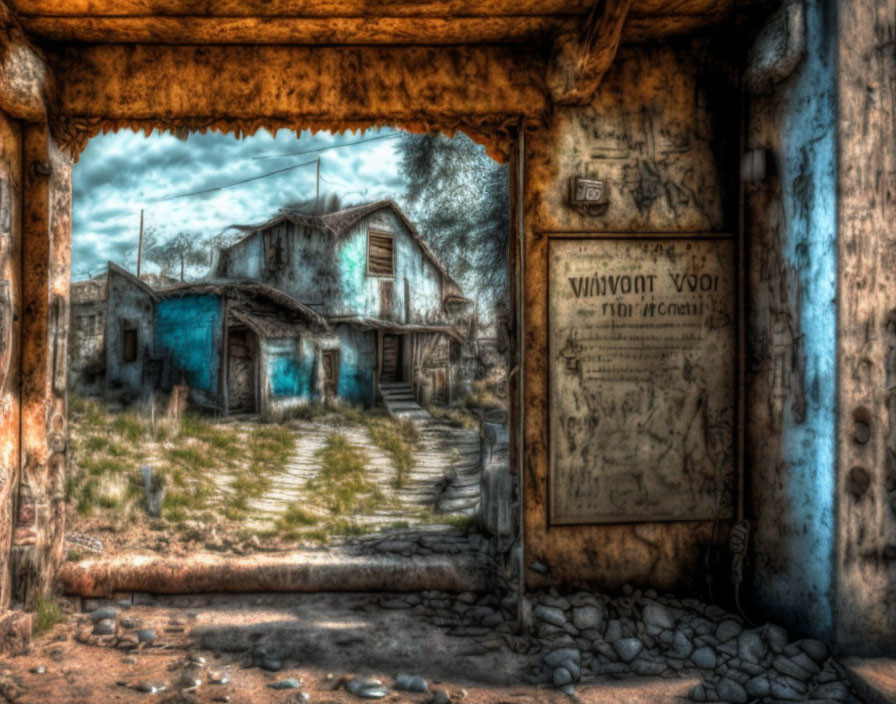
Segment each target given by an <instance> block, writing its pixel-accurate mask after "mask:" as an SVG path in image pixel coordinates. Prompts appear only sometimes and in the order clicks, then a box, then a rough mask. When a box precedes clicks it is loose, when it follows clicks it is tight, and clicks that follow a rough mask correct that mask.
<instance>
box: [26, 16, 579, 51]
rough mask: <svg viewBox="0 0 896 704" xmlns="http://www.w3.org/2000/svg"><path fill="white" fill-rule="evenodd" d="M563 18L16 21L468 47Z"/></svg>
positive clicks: (65, 33) (145, 32)
mask: <svg viewBox="0 0 896 704" xmlns="http://www.w3.org/2000/svg"><path fill="white" fill-rule="evenodd" d="M575 23H576V20H575V18H570V17H497V18H488V17H485V18H476V17H473V18H470V17H463V18H457V19H447V18H438V17H337V18H330V19H324V18H318V17H310V18H295V17H286V18H276V19H272V18H267V17H225V18H217V19H215V18H208V17H158V18H153V19H151V20H150V19H148V18H142V17H139V18H135V17H47V16H31V17H23V18H22V25H23V27H24V28H25V29H26V31H28V32H29V33H30V34H32V35H34V36H36V37H40V38H41V39H48V40H52V41H76V42H137V43H150V44H152V43H165V44H197V43H203V44H307V45H322V44H428V45H432V44H469V43H483V44H491V43H499V42H524V41H533V40H537V39H539V38H544V37H546V36H551V35H552V34H554V33H555V32H557V31H569V30H571V29H572V28H573V27H574V26H575Z"/></svg>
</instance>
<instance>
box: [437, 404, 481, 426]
mask: <svg viewBox="0 0 896 704" xmlns="http://www.w3.org/2000/svg"><path fill="white" fill-rule="evenodd" d="M427 410H428V411H429V413H430V415H431V416H432V417H433V418H435V419H436V420H437V421H439V422H440V423H445V424H447V425H450V426H453V427H455V428H467V429H468V430H472V429H474V428H477V427H479V421H478V420H476V418H474V417H473V416H472V415H471V414H470V413H467V412H465V411H462V410H461V409H459V408H441V407H439V406H429V407H428V408H427Z"/></svg>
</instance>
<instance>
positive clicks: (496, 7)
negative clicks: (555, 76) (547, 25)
mask: <svg viewBox="0 0 896 704" xmlns="http://www.w3.org/2000/svg"><path fill="white" fill-rule="evenodd" d="M704 1H705V0H704ZM11 4H12V5H13V6H14V8H15V10H16V13H17V14H18V15H19V16H20V17H28V16H36V15H43V16H47V17H163V16H181V17H183V16H194V17H199V16H203V17H218V18H220V17H279V18H283V17H304V18H311V17H376V16H393V17H496V16H502V15H503V16H524V15H564V14H565V15H577V14H582V13H585V12H587V11H588V9H589V8H590V7H591V5H592V0H489V2H482V1H481V0H433V1H429V0H380V1H379V2H371V0H304V1H303V2H301V3H297V2H296V1H295V0H12V3H11Z"/></svg>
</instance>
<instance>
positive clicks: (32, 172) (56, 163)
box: [11, 125, 71, 608]
mask: <svg viewBox="0 0 896 704" xmlns="http://www.w3.org/2000/svg"><path fill="white" fill-rule="evenodd" d="M23 160H24V168H23V169H22V171H23V173H24V175H25V176H24V197H23V199H22V200H23V203H24V210H23V232H22V236H23V239H24V246H23V248H22V251H23V272H24V273H23V282H22V291H23V295H22V306H23V312H24V315H23V316H22V328H21V329H22V371H21V373H22V384H21V404H22V416H21V423H22V428H21V443H22V444H21V457H22V470H21V480H20V484H19V491H18V502H17V503H18V508H17V516H16V529H15V534H14V536H13V550H12V554H11V562H12V581H13V586H12V589H13V601H14V602H17V603H21V604H24V605H25V606H26V607H28V608H33V607H34V604H35V600H36V599H37V596H38V595H39V594H47V593H48V592H49V590H50V588H51V585H52V581H53V578H54V575H55V570H56V567H57V566H58V565H59V564H60V563H61V561H62V551H63V545H64V543H63V531H64V524H65V465H66V435H67V428H66V408H65V381H66V379H65V376H66V374H65V369H66V356H67V355H66V343H67V339H68V320H67V319H68V292H69V271H70V266H69V264H70V261H69V257H70V239H71V162H70V160H69V159H68V157H67V156H65V155H64V154H62V153H61V152H60V151H59V150H58V148H57V147H56V145H55V143H54V142H53V140H52V139H51V138H50V137H49V135H48V133H47V129H46V127H45V126H41V125H28V126H26V127H25V130H24V137H23Z"/></svg>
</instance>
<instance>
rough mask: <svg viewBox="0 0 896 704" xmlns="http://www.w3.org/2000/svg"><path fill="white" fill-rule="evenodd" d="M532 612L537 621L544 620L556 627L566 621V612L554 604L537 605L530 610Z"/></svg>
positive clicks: (559, 626)
mask: <svg viewBox="0 0 896 704" xmlns="http://www.w3.org/2000/svg"><path fill="white" fill-rule="evenodd" d="M532 613H533V615H534V616H535V618H537V619H538V620H539V621H544V622H545V623H549V624H551V625H552V626H557V627H558V628H562V627H563V625H564V624H565V623H566V614H564V613H563V612H562V611H561V610H560V609H558V608H556V607H554V606H542V605H538V606H536V607H535V608H534V609H533V610H532Z"/></svg>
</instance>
